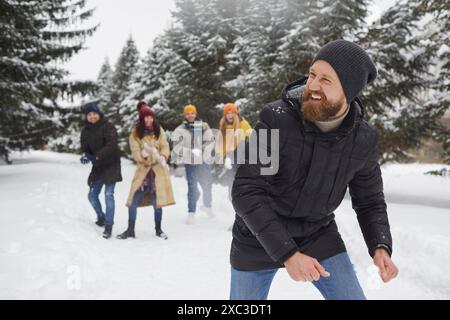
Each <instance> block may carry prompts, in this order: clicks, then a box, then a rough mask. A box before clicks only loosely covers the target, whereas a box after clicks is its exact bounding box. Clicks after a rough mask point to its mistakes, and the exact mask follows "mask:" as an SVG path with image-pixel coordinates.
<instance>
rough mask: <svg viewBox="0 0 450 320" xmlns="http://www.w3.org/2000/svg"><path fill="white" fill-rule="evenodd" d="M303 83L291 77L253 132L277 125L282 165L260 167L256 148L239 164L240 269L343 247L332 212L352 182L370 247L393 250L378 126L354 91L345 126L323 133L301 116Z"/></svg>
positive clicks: (235, 249) (320, 255)
mask: <svg viewBox="0 0 450 320" xmlns="http://www.w3.org/2000/svg"><path fill="white" fill-rule="evenodd" d="M305 83H306V79H302V80H298V81H296V82H293V83H292V84H290V85H288V86H287V87H286V89H285V90H284V91H283V93H282V99H281V100H278V101H275V102H273V103H270V104H268V105H266V106H265V107H264V108H263V109H262V110H261V112H260V114H259V121H258V123H257V124H256V126H255V128H254V129H255V130H254V132H253V134H252V137H251V138H250V139H256V137H257V134H258V132H259V131H260V130H261V129H279V145H278V148H279V170H278V172H277V173H276V174H274V175H269V176H267V175H261V173H260V172H261V171H260V169H261V167H264V165H263V164H262V163H261V162H262V161H258V163H257V164H251V162H250V161H249V159H254V158H251V154H250V152H247V154H246V163H245V164H241V165H240V166H239V168H238V170H237V173H236V176H235V180H234V183H233V188H232V202H233V207H234V209H235V211H236V219H235V223H234V225H233V241H232V246H231V253H230V260H231V264H232V266H233V267H234V268H236V269H238V270H261V269H270V268H278V267H283V266H284V265H283V263H284V261H285V260H286V259H287V258H289V257H290V256H291V255H292V254H294V253H295V252H296V251H300V252H302V253H305V254H307V255H309V256H312V257H314V258H316V259H318V260H319V261H321V260H323V259H326V258H329V257H331V256H334V255H336V254H338V253H341V252H344V251H345V250H346V249H345V246H344V243H343V241H342V239H341V236H340V234H339V232H338V229H337V226H336V223H335V221H334V213H333V212H334V210H336V208H337V207H338V206H339V205H340V203H341V202H342V200H343V198H344V196H345V193H346V191H347V187H349V191H350V196H351V199H352V206H353V209H354V210H355V211H356V214H357V219H358V222H359V225H360V227H361V230H362V233H363V236H364V239H365V242H366V245H367V247H368V249H369V254H370V255H371V256H373V251H374V249H375V248H376V247H377V246H379V245H383V246H384V247H385V248H386V249H387V250H388V251H389V253H390V254H391V253H392V239H391V234H390V227H389V222H388V217H387V212H386V203H385V200H384V194H383V182H382V177H381V171H380V167H379V164H378V161H377V158H378V148H377V145H378V134H377V131H376V129H375V128H374V127H373V126H371V125H369V124H368V123H367V122H366V121H365V120H363V108H362V104H361V102H360V100H359V99H355V100H354V101H353V102H352V103H351V104H350V111H349V113H348V115H347V116H346V118H345V119H344V121H343V123H342V124H341V126H340V127H339V128H338V129H336V130H335V131H332V132H329V133H322V132H321V131H320V130H319V129H318V128H317V127H316V126H315V125H314V124H313V123H311V122H309V121H306V120H305V119H304V118H303V114H302V112H301V95H302V93H303V89H304V85H305ZM266 141H268V142H266ZM260 148H263V149H264V150H263V151H264V152H263V153H265V152H266V153H268V154H270V153H271V150H272V149H274V146H271V145H270V132H269V135H268V139H264V141H260V144H259V147H258V149H260ZM250 149H251V148H250ZM254 151H255V152H256V151H259V150H257V149H255V150H254ZM253 156H255V155H253ZM258 159H259V158H258ZM253 162H254V161H253Z"/></svg>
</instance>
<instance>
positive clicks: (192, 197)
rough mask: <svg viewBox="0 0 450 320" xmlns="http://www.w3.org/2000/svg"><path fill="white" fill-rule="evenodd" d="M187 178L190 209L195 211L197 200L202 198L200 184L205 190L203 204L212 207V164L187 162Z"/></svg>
mask: <svg viewBox="0 0 450 320" xmlns="http://www.w3.org/2000/svg"><path fill="white" fill-rule="evenodd" d="M184 167H185V169H186V180H187V183H188V195H187V196H188V211H189V212H195V211H196V209H197V201H198V199H199V198H200V191H199V190H198V184H200V186H201V187H202V191H203V205H204V206H205V207H208V208H210V207H211V202H212V192H211V190H212V175H211V166H210V165H208V164H206V163H203V164H185V165H184Z"/></svg>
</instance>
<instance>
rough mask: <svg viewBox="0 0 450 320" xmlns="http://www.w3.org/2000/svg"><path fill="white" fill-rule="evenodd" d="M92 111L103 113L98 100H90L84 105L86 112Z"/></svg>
mask: <svg viewBox="0 0 450 320" xmlns="http://www.w3.org/2000/svg"><path fill="white" fill-rule="evenodd" d="M90 112H97V113H98V114H101V112H100V108H99V107H98V104H97V102H89V103H87V104H85V105H84V114H85V115H87V114H88V113H90Z"/></svg>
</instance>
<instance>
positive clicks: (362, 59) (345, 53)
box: [313, 40, 377, 103]
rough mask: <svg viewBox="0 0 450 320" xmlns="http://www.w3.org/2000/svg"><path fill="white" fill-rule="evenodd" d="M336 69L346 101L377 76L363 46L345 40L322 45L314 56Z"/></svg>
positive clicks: (355, 95)
mask: <svg viewBox="0 0 450 320" xmlns="http://www.w3.org/2000/svg"><path fill="white" fill-rule="evenodd" d="M317 60H324V61H326V62H328V63H329V64H330V65H331V66H332V67H333V69H334V71H336V73H337V75H338V77H339V80H340V81H341V85H342V88H343V89H344V93H345V97H346V98H347V102H348V103H350V102H352V101H353V100H354V99H355V98H356V97H357V96H358V95H359V94H360V93H361V91H362V90H363V89H364V88H365V86H366V85H367V84H369V83H371V82H372V81H373V80H375V78H376V77H377V69H376V67H375V65H374V64H373V62H372V60H371V59H370V57H369V55H368V54H367V53H366V51H364V49H363V48H361V47H360V46H358V45H357V44H356V43H353V42H350V41H347V40H335V41H331V42H329V43H327V44H326V45H325V46H323V47H322V48H321V49H320V50H319V52H318V53H317V55H316V56H315V58H314V60H313V63H314V62H316V61H317Z"/></svg>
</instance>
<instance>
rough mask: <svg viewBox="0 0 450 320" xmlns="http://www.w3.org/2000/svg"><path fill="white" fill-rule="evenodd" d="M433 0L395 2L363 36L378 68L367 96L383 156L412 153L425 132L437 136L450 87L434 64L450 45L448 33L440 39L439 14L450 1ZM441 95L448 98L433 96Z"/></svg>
mask: <svg viewBox="0 0 450 320" xmlns="http://www.w3.org/2000/svg"><path fill="white" fill-rule="evenodd" d="M444 2H445V1H444ZM430 3H431V2H430V1H421V0H408V1H406V0H401V1H399V2H397V3H396V4H395V5H394V6H392V7H391V8H389V9H388V10H387V11H386V12H385V13H384V14H383V15H382V17H381V18H380V19H379V20H378V21H376V22H375V23H374V24H373V25H371V26H370V27H369V30H368V32H367V34H366V35H364V36H363V37H361V39H360V41H361V43H362V44H363V45H364V46H365V47H367V48H368V49H369V51H370V53H371V56H372V57H373V58H374V61H375V63H376V64H377V67H378V71H379V76H378V79H377V80H376V81H375V83H374V84H373V85H372V86H370V87H369V90H368V91H367V92H366V94H365V96H364V102H365V105H366V107H367V109H366V111H367V114H368V117H369V118H370V119H371V122H372V123H374V124H375V125H376V126H377V127H378V128H379V130H380V135H381V137H380V138H381V139H380V151H381V154H382V160H383V161H389V160H407V159H409V158H410V157H409V151H410V150H411V149H416V148H419V147H420V146H421V145H422V141H423V139H424V138H432V137H433V136H435V134H436V132H437V123H438V122H437V121H438V120H439V119H440V118H441V117H442V115H443V113H444V112H445V110H446V109H448V91H447V92H445V91H442V90H445V86H444V87H443V86H442V84H443V83H445V82H442V81H443V79H442V78H440V75H441V74H440V72H438V73H437V74H438V76H437V77H436V76H435V75H434V74H433V73H434V72H433V70H436V67H437V63H438V59H439V57H438V56H439V52H440V51H439V50H441V49H442V46H443V45H447V47H448V37H447V38H445V39H442V33H444V34H445V33H446V34H447V35H448V30H447V31H446V30H445V29H442V28H443V26H442V25H443V23H440V22H438V21H437V20H435V19H437V18H438V15H439V14H442V10H444V11H447V15H448V10H449V9H448V4H447V8H446V9H443V8H439V9H437V8H436V7H433V6H430V5H429V4H430ZM438 38H439V39H440V40H439V39H438ZM445 42H446V43H445ZM441 70H444V71H445V68H444V69H441ZM444 81H445V80H444ZM430 93H431V94H432V96H434V97H432V96H430ZM440 95H441V96H442V95H443V96H442V97H445V98H444V99H435V98H436V97H439V96H440ZM445 100H447V102H445ZM444 103H447V105H446V106H445V105H444Z"/></svg>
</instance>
